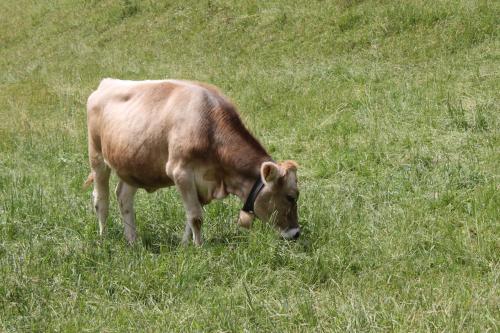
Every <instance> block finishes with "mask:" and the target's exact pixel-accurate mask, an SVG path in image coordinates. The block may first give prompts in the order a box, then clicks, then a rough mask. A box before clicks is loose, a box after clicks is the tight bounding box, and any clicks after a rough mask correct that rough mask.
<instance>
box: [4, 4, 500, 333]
mask: <svg viewBox="0 0 500 333" xmlns="http://www.w3.org/2000/svg"><path fill="white" fill-rule="evenodd" d="M499 16H500V7H499V4H498V2H495V1H472V0H463V1H442V0H440V1H434V2H430V1H418V0H412V1H405V2H401V1H348V0H343V1H340V0H339V1H308V2H307V4H304V3H303V2H302V1H267V2H262V3H256V2H253V1H237V2H236V1H234V2H230V1H216V0H208V1H170V2H163V1H154V0H151V1H134V0H129V1H111V0H104V1H95V0H94V1H85V2H80V1H74V0H55V1H50V2H49V1H38V2H32V1H25V0H20V1H16V2H7V1H3V2H1V3H0V281H1V283H0V331H5V332H11V331H75V332H81V331H100V332H123V331H126V332H128V331H181V332H184V331H219V332H222V331H274V332H280V331H292V332H295V331H296V332H299V331H337V332H346V331H379V332H386V331H399V332H408V331H422V332H425V331H439V332H462V331H464V332H466V331H467V332H469V331H474V332H497V331H498V330H499V326H500V324H499V321H500V315H499V313H500V305H499V304H500V291H499V274H500V266H499V265H500V264H499V253H500V242H499V239H500V224H499V221H500V195H499V189H500V180H499V175H500V172H499V171H500V170H499V166H500V151H499V147H500V136H499V131H498V129H499V126H500V123H499V120H500V117H499V114H500V113H499V111H500V110H499V99H498V98H499V95H498V92H499V91H500V78H499V70H498V69H499V68H500V52H499V50H500V39H499V36H498V26H499V21H498V17H499ZM103 77H118V78H124V79H146V78H148V79H151V78H186V79H196V80H200V81H207V82H211V83H213V84H216V85H218V86H219V87H221V89H222V90H223V91H225V92H226V94H227V95H228V96H230V97H231V98H232V99H233V100H234V101H235V102H236V104H237V105H238V107H239V109H240V111H241V114H242V117H243V119H244V120H245V123H246V124H247V125H248V127H250V128H251V130H252V131H253V132H254V133H255V134H256V136H257V137H258V138H259V139H260V140H261V142H262V143H263V144H264V145H265V146H266V147H267V148H268V150H269V152H270V153H271V154H272V155H273V157H274V158H275V159H288V158H293V159H295V160H297V161H298V162H299V164H300V166H301V167H300V170H299V177H300V179H299V182H300V188H301V199H300V203H299V214H300V221H301V224H302V226H303V229H304V233H303V235H304V237H302V238H301V239H300V240H299V241H298V242H285V241H282V240H280V239H278V237H277V236H276V235H275V234H274V232H273V231H272V230H271V228H269V227H268V226H266V225H262V224H261V223H256V224H255V227H254V229H253V230H251V231H250V232H245V231H243V230H239V229H238V228H237V227H236V225H235V223H234V221H235V219H236V216H237V212H238V209H239V208H240V206H241V204H240V203H239V202H238V200H236V199H234V198H232V199H228V200H225V201H222V202H214V203H212V204H211V205H210V206H207V208H206V222H205V224H204V227H203V234H204V237H205V240H206V242H205V244H204V245H203V247H201V248H194V247H187V248H184V247H182V246H180V245H179V242H180V237H181V235H182V231H183V225H184V222H183V220H184V217H183V216H184V213H183V209H182V204H181V202H180V199H179V196H178V195H177V193H176V192H175V190H174V189H166V190H163V191H159V192H156V193H154V194H151V195H148V194H146V193H145V192H139V193H138V195H137V199H136V207H137V220H138V231H139V235H140V237H141V239H140V241H139V243H138V244H137V245H135V246H133V247H128V246H127V245H126V244H125V241H124V238H123V233H122V226H121V223H120V219H119V215H118V212H117V207H116V200H114V199H112V208H111V214H110V219H109V221H108V224H109V234H108V236H107V237H106V238H105V239H99V237H98V235H97V221H96V218H95V216H94V214H93V213H92V211H91V204H90V193H89V192H84V191H82V189H81V184H82V182H83V181H84V180H85V178H86V176H87V174H88V171H89V168H88V164H87V153H86V152H87V147H86V122H85V101H86V98H87V96H88V95H89V93H90V92H91V91H92V90H93V89H95V87H97V85H98V82H99V80H100V79H101V78H103ZM115 183H116V178H114V179H113V184H115Z"/></svg>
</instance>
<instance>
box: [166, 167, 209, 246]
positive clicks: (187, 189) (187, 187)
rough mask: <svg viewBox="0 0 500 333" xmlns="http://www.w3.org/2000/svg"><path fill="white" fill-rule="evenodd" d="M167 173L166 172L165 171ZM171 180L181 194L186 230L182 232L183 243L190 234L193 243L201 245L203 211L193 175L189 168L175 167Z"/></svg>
mask: <svg viewBox="0 0 500 333" xmlns="http://www.w3.org/2000/svg"><path fill="white" fill-rule="evenodd" d="M167 172H168V171H167ZM172 174H173V179H174V182H175V185H176V186H177V189H178V190H179V192H180V193H181V196H182V202H183V203H184V208H185V209H186V218H187V221H186V229H185V232H184V237H183V243H187V242H188V241H189V237H190V236H191V234H192V235H193V242H194V243H195V244H196V245H201V243H202V238H201V224H202V217H203V209H202V207H201V204H200V201H199V200H198V192H197V190H196V184H195V180H194V173H193V171H192V170H191V169H190V168H184V167H176V168H175V169H174V170H173V172H172Z"/></svg>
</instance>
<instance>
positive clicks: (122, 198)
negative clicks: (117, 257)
mask: <svg viewBox="0 0 500 333" xmlns="http://www.w3.org/2000/svg"><path fill="white" fill-rule="evenodd" d="M135 192H137V188H136V187H133V186H130V185H128V184H127V183H125V182H123V181H122V180H120V182H119V183H118V185H117V186H116V198H117V199H118V204H119V206H120V212H121V214H122V219H123V226H124V233H125V238H126V239H127V241H128V242H129V244H131V245H132V244H133V243H134V242H135V240H136V239H137V233H136V228H135V213H134V195H135Z"/></svg>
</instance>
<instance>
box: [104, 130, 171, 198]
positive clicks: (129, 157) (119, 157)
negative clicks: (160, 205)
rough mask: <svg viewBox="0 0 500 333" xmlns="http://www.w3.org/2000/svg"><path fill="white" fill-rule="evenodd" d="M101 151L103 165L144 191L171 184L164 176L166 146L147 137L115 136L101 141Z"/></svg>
mask: <svg viewBox="0 0 500 333" xmlns="http://www.w3.org/2000/svg"><path fill="white" fill-rule="evenodd" d="M104 142H105V144H104V146H103V147H102V153H103V157H104V160H105V162H106V164H108V165H109V167H110V168H111V169H113V170H114V171H115V172H116V174H117V175H118V176H119V177H120V179H122V180H123V181H125V182H126V183H128V184H130V185H132V186H135V187H139V188H144V189H146V190H147V191H154V190H156V189H159V188H162V187H167V186H172V185H174V182H173V180H172V179H171V178H170V177H168V176H167V172H166V163H167V161H168V151H167V145H166V144H165V145H164V146H163V147H162V145H160V144H153V143H151V142H148V140H147V139H146V140H144V141H142V142H141V141H140V140H139V141H137V140H134V138H127V137H119V136H117V137H115V138H109V139H107V140H105V141H104Z"/></svg>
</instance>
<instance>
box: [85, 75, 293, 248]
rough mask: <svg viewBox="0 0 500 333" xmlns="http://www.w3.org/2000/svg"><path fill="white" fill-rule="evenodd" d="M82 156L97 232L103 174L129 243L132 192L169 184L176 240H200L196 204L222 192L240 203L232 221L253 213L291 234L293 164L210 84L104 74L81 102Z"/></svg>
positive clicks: (102, 214) (245, 220)
mask: <svg viewBox="0 0 500 333" xmlns="http://www.w3.org/2000/svg"><path fill="white" fill-rule="evenodd" d="M87 120H88V143H89V159H90V167H91V169H92V171H91V173H90V175H89V178H88V179H87V182H86V184H87V185H90V183H92V182H94V191H93V198H94V207H95V210H96V213H97V216H98V219H99V231H100V234H101V235H102V234H103V233H104V232H105V229H106V218H107V216H108V207H109V184H108V183H109V176H110V172H111V170H114V171H115V172H116V174H117V175H118V177H119V178H120V181H119V183H118V186H117V187H116V195H117V198H118V202H119V205H120V211H121V214H122V217H123V222H124V226H125V237H126V238H127V240H128V242H129V243H133V242H134V241H135V239H136V237H137V236H136V227H135V217H134V208H133V198H134V194H135V193H136V191H137V189H138V188H143V189H145V190H146V191H148V192H152V191H155V190H157V189H159V188H162V187H167V186H173V185H175V186H176V187H177V189H178V191H179V192H180V194H181V196H182V201H183V203H184V207H185V210H186V215H187V222H186V227H185V232H184V237H183V242H188V241H189V238H190V237H191V235H192V236H193V241H194V243H195V244H197V245H199V244H201V243H202V238H201V224H202V214H203V209H202V206H203V205H205V204H207V203H209V202H210V201H211V200H213V199H221V198H224V197H225V196H227V195H228V194H234V195H236V196H238V197H239V198H240V199H241V200H242V201H243V202H245V206H244V208H243V209H242V211H241V212H240V218H239V224H240V225H242V226H245V227H249V226H250V224H251V222H252V220H253V217H254V215H256V216H257V217H258V218H260V219H261V220H263V221H272V222H273V223H274V225H275V226H276V228H277V229H278V230H279V231H280V233H281V235H282V236H283V237H285V238H287V239H295V238H297V237H298V236H299V234H300V228H299V225H298V223H297V198H298V194H299V192H298V189H297V177H296V171H297V164H296V163H295V162H293V161H284V162H282V163H275V162H274V161H273V160H272V159H271V157H270V156H269V154H268V153H267V152H266V150H265V149H264V148H263V147H262V145H261V144H260V143H259V142H258V141H257V140H256V139H255V138H254V137H253V136H252V134H250V133H249V131H248V130H247V129H246V128H245V126H244V125H243V123H242V122H241V119H240V117H239V115H238V113H237V111H236V109H235V107H234V105H233V104H232V103H231V102H230V101H229V99H228V98H227V97H225V96H224V95H223V94H222V93H221V92H220V91H219V90H218V89H217V88H216V87H214V86H211V85H208V84H204V83H198V82H191V81H179V80H155V81H123V80H115V79H104V80H102V81H101V83H100V85H99V87H98V88H97V90H96V91H94V92H93V93H92V94H91V95H90V97H89V99H88V102H87Z"/></svg>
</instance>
